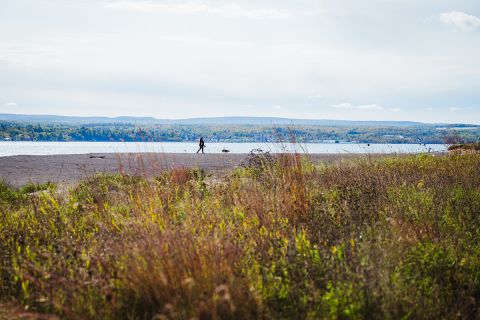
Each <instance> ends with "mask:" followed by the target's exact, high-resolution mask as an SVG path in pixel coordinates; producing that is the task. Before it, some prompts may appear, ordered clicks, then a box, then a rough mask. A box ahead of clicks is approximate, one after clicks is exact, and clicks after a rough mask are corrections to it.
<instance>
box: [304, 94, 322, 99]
mask: <svg viewBox="0 0 480 320" xmlns="http://www.w3.org/2000/svg"><path fill="white" fill-rule="evenodd" d="M307 98H308V99H323V96H322V95H321V94H317V95H313V96H308V97H307Z"/></svg>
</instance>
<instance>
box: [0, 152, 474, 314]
mask: <svg viewBox="0 0 480 320" xmlns="http://www.w3.org/2000/svg"><path fill="white" fill-rule="evenodd" d="M479 169H480V155H479V154H467V155H463V156H461V155H446V156H437V157H434V156H432V155H418V156H408V157H405V156H404V157H399V158H394V157H392V158H386V159H376V160H372V159H368V158H363V159H358V160H349V161H343V162H338V163H335V164H329V165H313V164H312V163H311V162H309V160H308V159H306V158H301V157H300V156H295V155H292V156H279V157H276V158H270V157H264V156H252V157H251V158H250V161H249V163H248V165H246V166H245V167H241V168H238V169H235V170H234V171H232V172H231V173H229V174H228V175H227V176H226V177H224V178H218V177H216V178H215V177H209V176H208V173H207V174H206V173H205V172H203V171H201V170H185V169H176V170H173V171H170V172H167V173H164V174H162V175H161V176H159V177H157V178H154V179H148V180H146V179H143V178H138V177H128V176H120V175H115V176H105V175H104V176H97V177H95V178H92V179H89V180H86V181H84V182H82V183H80V184H78V185H77V186H75V187H73V188H71V189H69V190H68V191H65V190H60V189H57V187H56V186H55V185H51V184H46V185H40V186H39V185H27V186H25V187H24V188H22V189H12V188H10V187H8V186H6V185H5V184H0V208H1V209H0V210H1V211H0V297H1V301H0V309H2V308H3V311H0V318H2V317H4V318H9V317H18V316H21V314H24V315H28V316H31V317H35V315H36V314H50V315H57V316H59V317H60V318H66V319H251V318H261V319H319V318H320V319H321V318H327V319H363V318H371V319H376V318H378V319H384V318H395V319H397V318H406V319H408V318H412V319H422V318H423V319H440V318H445V319H452V318H465V319H466V318H470V319H471V318H480V170H479ZM25 310H26V311H25Z"/></svg>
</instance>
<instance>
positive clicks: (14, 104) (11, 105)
mask: <svg viewBox="0 0 480 320" xmlns="http://www.w3.org/2000/svg"><path fill="white" fill-rule="evenodd" d="M6 105H7V107H16V106H17V104H16V103H15V102H7V103H6Z"/></svg>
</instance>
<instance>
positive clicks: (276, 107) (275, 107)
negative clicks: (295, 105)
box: [272, 104, 283, 110]
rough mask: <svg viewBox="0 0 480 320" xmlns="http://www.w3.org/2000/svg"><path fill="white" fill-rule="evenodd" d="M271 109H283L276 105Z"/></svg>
mask: <svg viewBox="0 0 480 320" xmlns="http://www.w3.org/2000/svg"><path fill="white" fill-rule="evenodd" d="M272 108H273V109H276V110H281V109H283V107H282V106H281V105H278V104H276V105H274V106H272Z"/></svg>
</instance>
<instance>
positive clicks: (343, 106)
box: [332, 102, 356, 109]
mask: <svg viewBox="0 0 480 320" xmlns="http://www.w3.org/2000/svg"><path fill="white" fill-rule="evenodd" d="M332 108H337V109H355V108H356V107H355V106H354V105H352V104H351V103H349V102H342V103H339V104H334V105H332Z"/></svg>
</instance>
